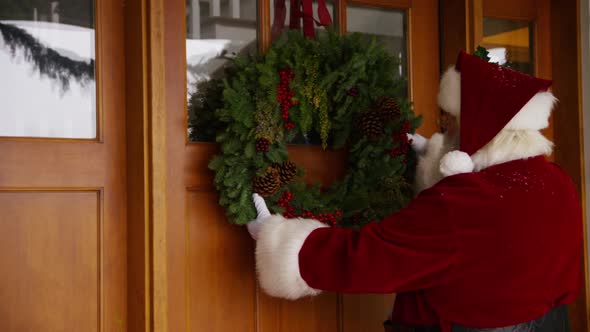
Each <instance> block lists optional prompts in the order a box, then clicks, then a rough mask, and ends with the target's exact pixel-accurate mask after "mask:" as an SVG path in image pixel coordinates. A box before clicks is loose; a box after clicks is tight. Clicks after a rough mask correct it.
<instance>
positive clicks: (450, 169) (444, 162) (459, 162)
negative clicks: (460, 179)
mask: <svg viewBox="0 0 590 332" xmlns="http://www.w3.org/2000/svg"><path fill="white" fill-rule="evenodd" d="M474 168H475V165H474V164H473V160H471V157H469V155H468V154H467V153H465V152H463V151H459V150H454V151H451V152H448V153H447V154H445V155H444V156H443V157H442V159H441V160H440V172H441V173H442V174H443V175H444V176H451V175H455V174H461V173H470V172H473V169H474Z"/></svg>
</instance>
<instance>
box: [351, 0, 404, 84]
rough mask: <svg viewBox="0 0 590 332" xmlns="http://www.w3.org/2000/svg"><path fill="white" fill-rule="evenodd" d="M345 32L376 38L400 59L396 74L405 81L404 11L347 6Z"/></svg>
mask: <svg viewBox="0 0 590 332" xmlns="http://www.w3.org/2000/svg"><path fill="white" fill-rule="evenodd" d="M346 31H348V32H359V33H362V34H364V35H366V36H367V37H368V38H372V37H376V38H377V39H378V40H379V41H381V42H382V43H384V45H385V47H386V49H387V50H388V51H389V52H390V53H391V54H392V55H394V56H396V57H398V58H399V59H400V64H399V71H398V73H397V74H398V75H399V77H400V78H404V79H406V81H407V78H408V48H407V40H406V38H407V18H406V12H405V11H403V10H389V9H384V8H376V7H367V6H357V5H352V4H349V5H348V6H347V8H346ZM406 94H407V82H406Z"/></svg>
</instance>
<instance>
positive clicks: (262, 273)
mask: <svg viewBox="0 0 590 332" xmlns="http://www.w3.org/2000/svg"><path fill="white" fill-rule="evenodd" d="M322 227H327V226H326V225H325V224H322V223H320V222H319V221H317V220H313V219H285V218H283V217H282V216H280V215H273V216H270V217H268V218H266V219H264V220H263V221H262V226H261V228H260V232H259V234H258V241H256V271H257V272H258V279H259V281H260V286H261V287H262V289H263V290H264V291H265V292H266V293H267V294H268V295H270V296H275V297H282V298H285V299H290V300H295V299H298V298H300V297H303V296H310V295H317V294H319V293H320V291H319V290H317V289H314V288H311V287H309V286H308V285H307V283H306V282H305V280H303V278H302V277H301V273H300V272H299V251H300V250H301V248H302V247H303V243H304V242H305V239H307V237H308V236H309V234H311V232H313V231H314V230H316V229H318V228H322Z"/></svg>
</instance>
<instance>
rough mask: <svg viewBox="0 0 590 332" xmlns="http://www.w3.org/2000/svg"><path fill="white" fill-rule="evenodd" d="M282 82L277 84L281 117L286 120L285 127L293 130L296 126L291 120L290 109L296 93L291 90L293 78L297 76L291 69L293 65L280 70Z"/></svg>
mask: <svg viewBox="0 0 590 332" xmlns="http://www.w3.org/2000/svg"><path fill="white" fill-rule="evenodd" d="M279 76H280V80H281V81H280V82H279V85H278V86H277V93H278V95H277V101H278V102H279V104H281V111H282V113H281V117H282V118H283V120H284V121H285V129H287V130H291V129H293V128H294V127H295V124H294V123H293V122H289V110H290V109H291V106H293V104H297V102H293V101H292V99H293V96H295V93H294V92H293V91H291V86H290V85H291V80H292V79H293V78H294V77H295V74H294V73H293V72H292V71H291V67H287V68H285V69H281V70H279Z"/></svg>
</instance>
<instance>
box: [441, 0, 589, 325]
mask: <svg viewBox="0 0 590 332" xmlns="http://www.w3.org/2000/svg"><path fill="white" fill-rule="evenodd" d="M484 16H485V17H495V18H505V19H515V20H526V21H533V20H534V21H535V31H534V33H535V35H534V45H535V47H534V52H535V53H534V54H535V58H536V59H539V60H540V61H535V73H536V75H537V76H540V77H543V78H547V79H552V80H553V87H552V89H553V92H554V93H555V95H556V96H557V97H558V98H559V104H558V106H557V109H556V110H555V112H554V113H553V121H552V126H551V127H550V129H549V130H547V131H546V132H545V134H546V135H547V136H549V137H552V138H553V141H554V142H555V145H556V148H555V151H554V159H555V161H556V162H557V163H558V164H559V165H560V166H561V167H563V168H564V169H565V171H566V172H567V173H568V174H569V175H570V176H571V177H572V179H573V181H574V183H575V184H576V187H577V189H578V192H579V193H580V196H581V200H582V202H585V201H586V199H585V197H586V193H585V188H584V183H585V180H584V160H583V140H582V135H583V130H582V120H581V117H582V110H581V106H582V105H581V102H580V101H581V70H580V68H581V54H580V23H579V20H580V18H579V16H580V15H579V0H577V1H566V2H563V1H558V0H522V1H511V0H493V1H487V0H442V1H441V20H442V24H441V26H442V35H441V37H442V38H441V40H442V45H443V47H442V49H441V63H442V68H446V67H448V66H450V65H452V64H454V62H455V57H456V54H457V51H458V50H460V49H463V50H467V51H468V52H472V51H473V50H474V49H475V47H476V46H477V45H478V44H479V41H480V40H481V38H482V36H483V29H482V18H483V17H484ZM583 206H584V216H586V207H585V205H583ZM584 220H586V217H584ZM584 227H585V228H584V229H585V231H584V260H583V262H582V265H583V269H584V271H585V287H584V291H583V292H582V294H581V295H580V297H579V298H578V299H577V301H576V302H575V303H574V304H572V305H571V306H570V317H571V318H572V331H590V313H589V312H588V308H590V297H589V296H590V295H589V294H590V290H589V277H588V274H589V272H588V244H587V243H588V240H587V238H586V228H587V227H588V226H587V225H586V223H585V225H584Z"/></svg>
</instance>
